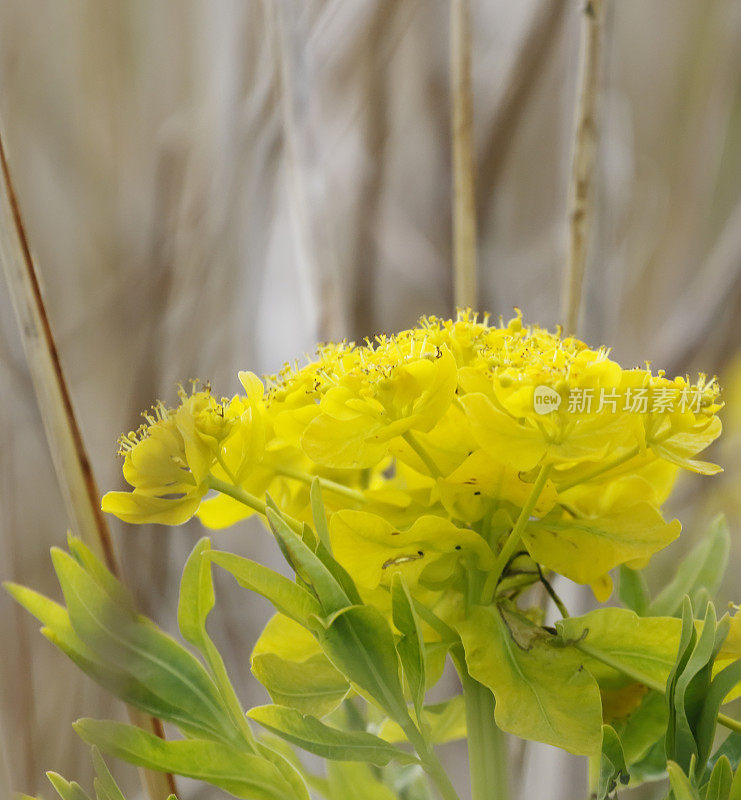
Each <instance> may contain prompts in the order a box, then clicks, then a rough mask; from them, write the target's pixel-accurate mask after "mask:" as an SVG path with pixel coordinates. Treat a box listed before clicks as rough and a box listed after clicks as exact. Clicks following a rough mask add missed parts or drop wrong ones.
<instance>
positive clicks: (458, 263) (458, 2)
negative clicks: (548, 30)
mask: <svg viewBox="0 0 741 800" xmlns="http://www.w3.org/2000/svg"><path fill="white" fill-rule="evenodd" d="M450 94H451V106H452V109H451V110H452V129H451V135H452V143H453V295H454V299H455V305H456V306H457V307H459V308H465V307H467V306H471V307H474V308H475V307H476V304H477V299H478V281H477V274H476V187H475V180H474V152H473V89H472V86H471V6H470V0H451V3H450Z"/></svg>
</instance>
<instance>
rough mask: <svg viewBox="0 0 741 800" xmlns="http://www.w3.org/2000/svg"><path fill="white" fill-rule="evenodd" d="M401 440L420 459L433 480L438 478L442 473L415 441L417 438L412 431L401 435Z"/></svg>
mask: <svg viewBox="0 0 741 800" xmlns="http://www.w3.org/2000/svg"><path fill="white" fill-rule="evenodd" d="M401 438H402V439H404V441H405V442H406V443H407V444H408V445H409V446H410V447H411V448H412V450H414V452H415V453H416V454H417V455H418V456H419V457H420V459H421V460H422V462H423V463H424V465H425V466H426V467H427V469H428V470H429V472H430V475H432V477H433V478H439V477H440V476H441V475H442V473H441V472H440V470H439V469H438V466H437V464H436V463H435V462H434V461H433V460H432V458H431V456H430V454H429V453H428V452H427V451H426V450H425V449H424V447H422V445H421V444H420V443H419V441H418V440H417V437H416V436H415V435H414V434H413V433H412V431H407V432H406V433H404V434H402V437H401Z"/></svg>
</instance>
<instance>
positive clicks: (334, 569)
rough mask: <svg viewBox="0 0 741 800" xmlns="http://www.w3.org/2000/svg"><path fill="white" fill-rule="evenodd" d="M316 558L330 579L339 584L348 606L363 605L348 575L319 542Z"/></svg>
mask: <svg viewBox="0 0 741 800" xmlns="http://www.w3.org/2000/svg"><path fill="white" fill-rule="evenodd" d="M316 555H317V558H318V559H319V560H320V561H321V562H322V564H324V566H325V567H326V568H327V569H328V570H329V572H330V574H331V575H332V577H333V578H334V579H335V580H336V581H337V583H339V585H340V587H341V588H342V591H343V592H344V593H345V594H346V595H347V596H348V598H349V600H350V605H353V606H360V605H363V599H362V598H361V596H360V592H359V591H358V587H357V586H356V585H355V581H354V580H353V579H352V576H351V575H350V573H349V572H348V571H347V570H346V569H345V568H344V567H343V566H342V564H340V562H339V561H337V560H336V559H335V558H334V556H333V555H332V553H331V552H330V551H329V550H327V548H326V547H325V546H324V544H322V542H319V543H318V544H317V547H316Z"/></svg>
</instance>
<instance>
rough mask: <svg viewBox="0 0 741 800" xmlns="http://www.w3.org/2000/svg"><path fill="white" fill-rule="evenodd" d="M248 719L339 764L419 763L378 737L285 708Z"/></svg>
mask: <svg viewBox="0 0 741 800" xmlns="http://www.w3.org/2000/svg"><path fill="white" fill-rule="evenodd" d="M248 716H249V717H250V718H251V719H254V720H255V722H257V723H258V724H260V725H262V726H263V727H264V728H266V729H267V730H269V731H271V732H272V733H274V734H276V736H280V737H281V738H283V739H285V740H286V741H287V742H290V743H291V744H293V745H296V746H297V747H301V748H302V749H303V750H306V751H307V752H308V753H314V755H318V756H321V757H322V758H328V759H332V760H335V761H367V762H368V763H370V764H376V765H377V766H383V765H384V764H388V762H389V761H391V760H392V759H395V760H397V761H401V762H403V763H415V762H417V759H416V757H415V756H413V755H411V754H409V753H407V752H405V751H404V750H400V749H399V748H398V747H394V746H393V745H391V744H389V743H388V742H385V741H384V740H383V739H380V738H379V737H378V736H373V735H372V734H370V733H362V732H357V731H344V730H340V729H339V728H332V727H330V726H329V725H325V724H324V723H323V722H321V721H320V720H318V719H317V718H316V717H312V716H311V715H309V714H302V713H301V712H300V711H297V710H296V709H293V708H287V707H285V706H276V705H273V706H258V707H257V708H253V709H252V710H251V711H250V712H249V713H248Z"/></svg>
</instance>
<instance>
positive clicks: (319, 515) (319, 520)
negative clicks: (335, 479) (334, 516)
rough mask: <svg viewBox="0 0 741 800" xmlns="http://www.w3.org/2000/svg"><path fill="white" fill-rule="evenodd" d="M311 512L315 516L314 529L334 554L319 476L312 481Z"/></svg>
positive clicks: (330, 552) (329, 551)
mask: <svg viewBox="0 0 741 800" xmlns="http://www.w3.org/2000/svg"><path fill="white" fill-rule="evenodd" d="M310 496H311V513H312V516H313V517H314V530H315V531H316V534H317V536H318V537H319V541H320V542H321V543H322V544H323V545H324V546H325V548H326V549H327V552H328V553H329V554H330V555H331V554H332V544H331V542H330V540H329V525H328V524H327V510H326V509H325V508H324V500H323V499H322V487H321V484H320V483H319V478H318V477H317V478H314V480H313V481H312V482H311V493H310Z"/></svg>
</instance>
